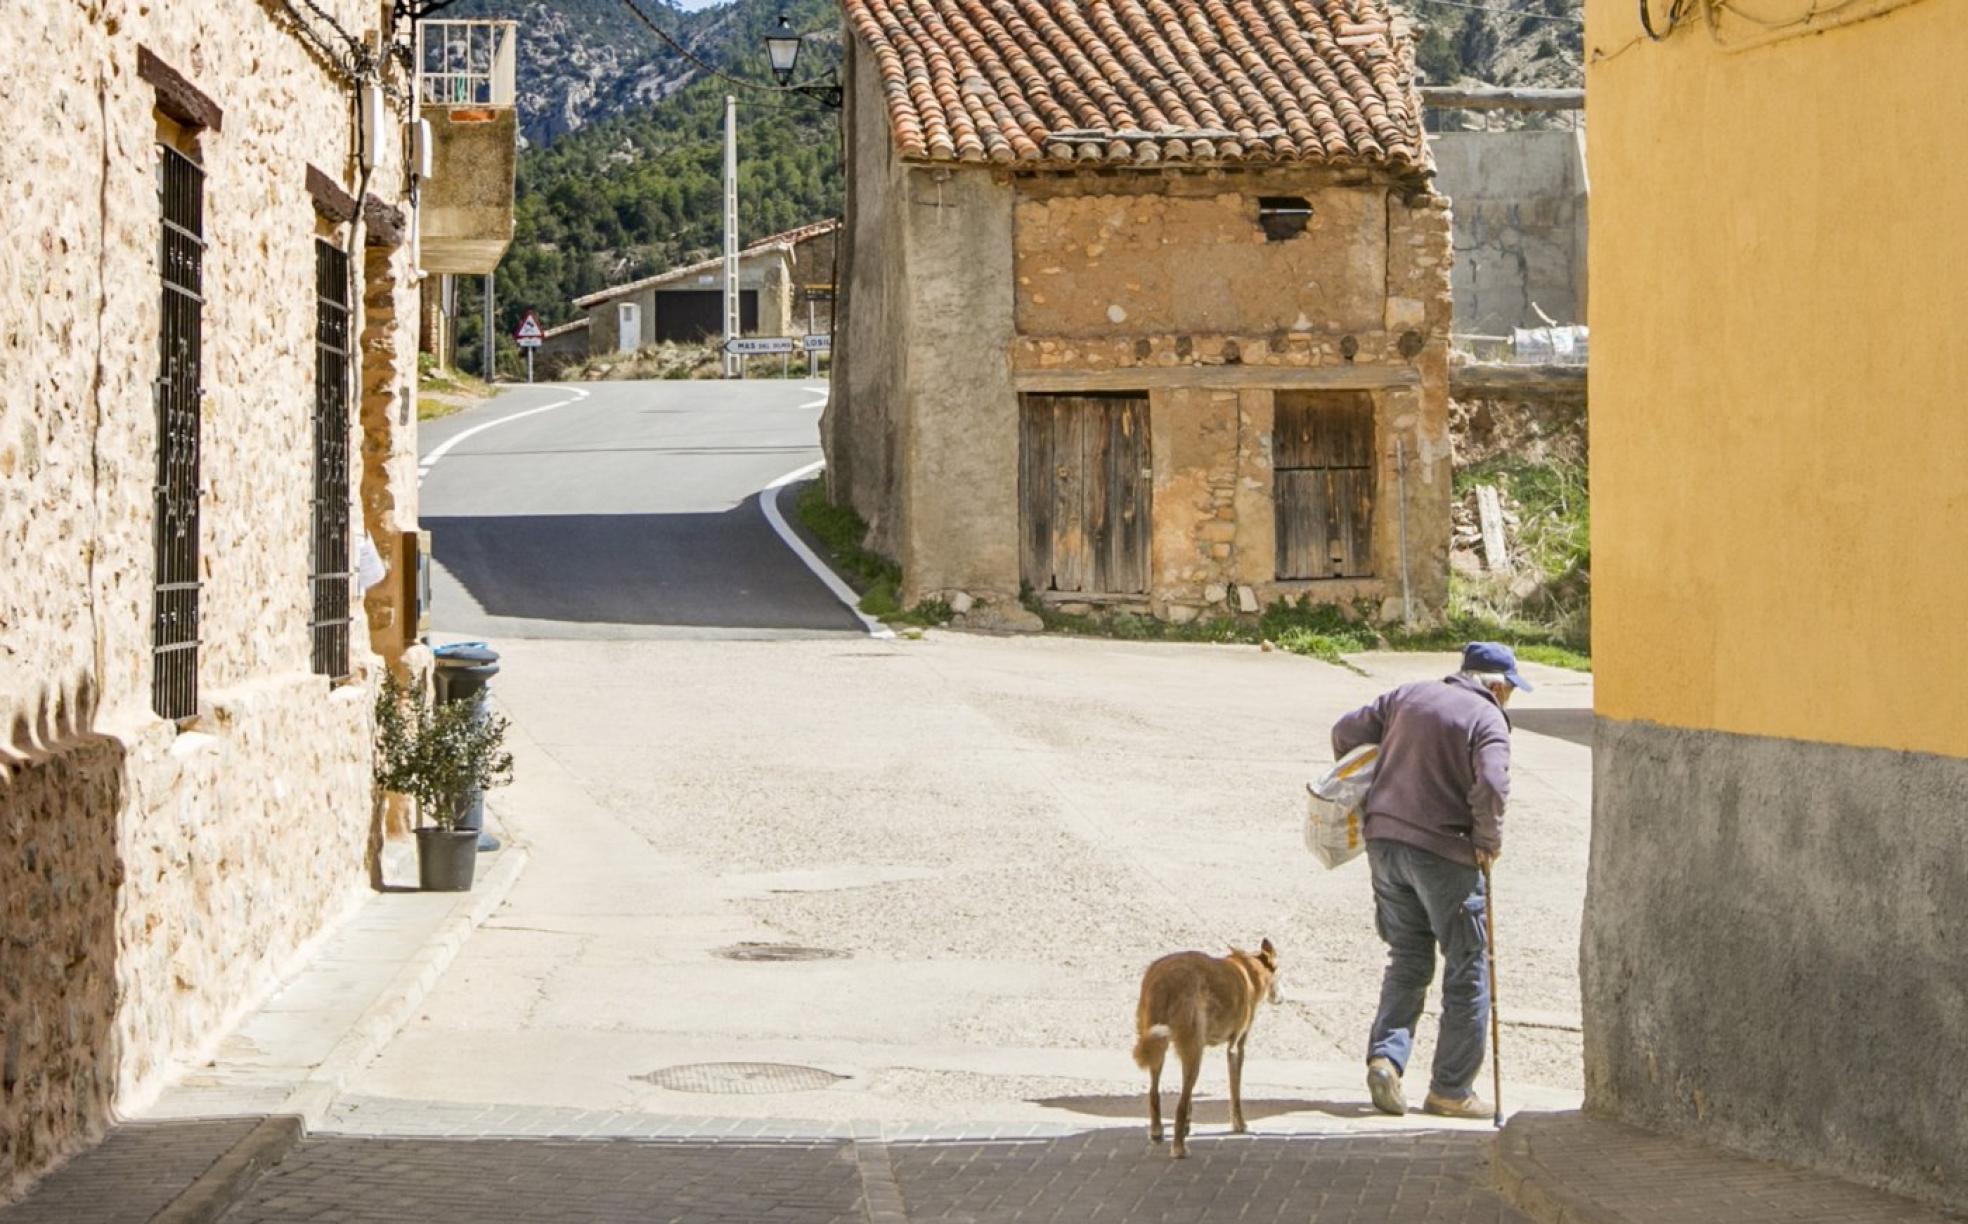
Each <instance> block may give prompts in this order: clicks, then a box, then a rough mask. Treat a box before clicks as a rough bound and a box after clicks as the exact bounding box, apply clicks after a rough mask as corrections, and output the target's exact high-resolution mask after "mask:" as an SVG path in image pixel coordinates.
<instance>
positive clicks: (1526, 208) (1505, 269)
mask: <svg viewBox="0 0 1968 1224" xmlns="http://www.w3.org/2000/svg"><path fill="white" fill-rule="evenodd" d="M1428 143H1429V146H1430V147H1431V148H1432V149H1434V151H1435V188H1436V190H1437V191H1440V192H1441V193H1442V194H1443V195H1446V196H1448V197H1449V201H1450V204H1451V206H1452V209H1453V212H1454V214H1455V276H1454V282H1455V317H1456V330H1457V331H1459V332H1467V333H1474V334H1477V335H1486V336H1507V335H1509V334H1510V330H1511V329H1512V328H1515V327H1541V326H1543V325H1544V321H1543V320H1542V319H1540V318H1539V317H1538V315H1537V312H1536V311H1535V310H1533V309H1532V308H1531V307H1532V304H1533V303H1536V305H1537V306H1538V307H1539V308H1541V309H1542V310H1543V311H1544V312H1545V313H1546V314H1548V315H1550V316H1551V317H1552V318H1553V319H1555V320H1557V321H1558V322H1560V323H1583V322H1584V321H1585V313H1586V284H1587V273H1586V197H1587V191H1586V188H1587V179H1586V163H1585V133H1584V132H1583V131H1582V130H1575V131H1564V130H1554V131H1531V130H1518V131H1506V132H1438V133H1434V134H1432V135H1431V136H1430V137H1429V140H1428Z"/></svg>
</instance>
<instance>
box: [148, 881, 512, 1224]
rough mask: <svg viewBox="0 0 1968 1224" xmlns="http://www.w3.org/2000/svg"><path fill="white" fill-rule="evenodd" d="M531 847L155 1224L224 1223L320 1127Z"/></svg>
mask: <svg viewBox="0 0 1968 1224" xmlns="http://www.w3.org/2000/svg"><path fill="white" fill-rule="evenodd" d="M526 860H527V851H526V848H525V847H524V846H519V845H513V844H510V843H508V845H507V847H506V849H505V850H504V851H503V852H501V853H500V855H499V861H498V862H497V863H494V864H493V866H492V870H491V871H489V872H487V873H486V874H485V878H484V881H483V882H482V883H481V885H480V886H479V887H478V888H476V889H474V890H473V891H472V893H471V897H472V904H471V905H470V907H469V908H466V909H463V910H461V911H459V912H456V913H453V914H452V915H451V917H449V918H447V919H446V920H445V922H444V925H442V926H440V927H439V928H438V929H437V932H436V933H435V934H434V935H432V936H431V937H430V939H428V940H426V941H425V943H424V946H423V947H422V948H420V949H418V951H417V954H416V955H415V956H414V957H412V958H411V959H410V960H409V961H408V962H407V963H406V964H405V965H404V966H403V968H402V969H400V970H398V972H397V974H396V976H395V977H394V978H392V979H391V981H390V984H389V985H388V986H387V987H385V988H384V990H383V993H382V994H381V995H379V996H378V997H377V999H376V1001H375V1002H373V1003H371V1004H370V1005H369V1006H368V1007H367V1008H365V1009H364V1010H363V1012H362V1014H361V1015H360V1016H358V1017H356V1020H355V1023H354V1024H352V1025H350V1026H349V1030H348V1032H346V1033H344V1034H343V1035H342V1038H341V1040H339V1041H337V1042H336V1043H335V1045H334V1047H333V1048H332V1049H330V1050H329V1051H328V1055H327V1057H325V1058H323V1059H322V1060H321V1062H320V1064H319V1065H318V1066H316V1067H315V1068H314V1070H312V1071H310V1072H309V1073H308V1075H307V1078H306V1079H304V1080H302V1081H301V1084H300V1086H299V1087H298V1088H295V1089H294V1090H293V1091H292V1092H290V1093H288V1094H287V1099H286V1100H285V1101H283V1102H281V1105H280V1111H279V1112H278V1113H277V1114H275V1115H273V1116H271V1117H267V1118H262V1119H261V1120H260V1122H259V1124H258V1125H256V1126H254V1127H253V1129H252V1130H250V1131H248V1132H247V1133H246V1137H245V1138H244V1139H241V1140H240V1141H239V1142H238V1143H235V1144H233V1145H232V1147H231V1149H230V1150H228V1151H227V1152H226V1153H225V1155H223V1156H221V1157H219V1158H218V1160H216V1161H214V1162H213V1164H212V1167H211V1168H209V1169H207V1170H205V1172H204V1173H202V1174H200V1175H199V1177H198V1180H196V1181H194V1182H192V1183H191V1185H189V1186H187V1187H186V1188H185V1190H184V1192H183V1193H181V1194H179V1195H178V1196H177V1197H176V1198H174V1199H172V1200H171V1202H170V1203H169V1204H168V1205H167V1206H165V1207H164V1209H163V1210H161V1211H159V1212H158V1213H157V1214H156V1215H154V1216H152V1217H151V1218H150V1221H149V1224H218V1222H219V1221H220V1220H221V1219H223V1218H224V1216H225V1214H226V1213H227V1212H228V1211H230V1210H232V1208H233V1207H234V1206H236V1205H237V1204H238V1203H239V1201H240V1200H241V1199H243V1198H245V1197H246V1195H247V1193H248V1192H249V1191H251V1190H252V1188H253V1186H254V1185H255V1184H256V1183H257V1182H258V1181H259V1180H260V1177H261V1176H262V1175H263V1174H265V1173H266V1171H267V1170H268V1169H270V1168H272V1167H273V1166H274V1165H277V1164H279V1163H280V1162H281V1161H282V1160H284V1159H286V1158H287V1156H288V1155H289V1154H290V1153H292V1152H293V1150H294V1149H295V1148H296V1147H298V1146H300V1143H301V1140H302V1139H304V1138H306V1137H307V1133H308V1130H309V1128H311V1127H315V1126H319V1125H320V1124H321V1121H322V1119H324V1118H326V1117H327V1116H328V1111H329V1109H330V1108H332V1107H333V1106H334V1103H335V1098H336V1097H338V1096H340V1095H341V1092H342V1089H343V1088H344V1087H346V1086H347V1084H348V1080H349V1077H350V1076H352V1075H354V1074H355V1073H356V1072H357V1071H360V1070H361V1069H362V1068H363V1067H364V1066H367V1065H368V1063H369V1062H370V1061H371V1060H372V1059H374V1058H375V1057H376V1056H377V1055H378V1054H380V1053H382V1052H383V1048H384V1047H385V1046H387V1045H388V1044H389V1043H390V1041H391V1040H393V1039H394V1038H395V1037H396V1035H397V1034H398V1033H399V1032H401V1031H403V1026H404V1025H406V1024H408V1023H409V1022H410V1017H411V1016H412V1015H414V1014H415V1012H416V1010H417V1008H418V1007H420V1006H422V1004H423V1001H424V999H425V997H426V996H428V995H429V994H430V991H431V987H433V986H435V985H437V983H438V980H439V979H440V978H442V977H443V976H444V971H445V970H446V969H448V968H450V967H451V962H452V961H453V960H455V959H456V958H457V955H458V953H459V951H460V950H462V949H463V948H464V946H465V941H466V940H468V939H470V938H471V935H472V932H473V931H475V930H477V929H478V928H479V926H481V925H482V924H483V923H484V922H485V920H486V919H487V918H490V917H491V916H492V912H493V911H494V910H496V909H498V908H499V906H500V905H501V904H503V903H504V901H505V899H506V894H507V893H509V892H511V891H512V887H513V885H514V884H515V883H517V882H518V880H519V877H520V873H521V872H523V871H525V870H526Z"/></svg>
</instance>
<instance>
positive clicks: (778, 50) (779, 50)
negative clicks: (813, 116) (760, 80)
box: [765, 13, 841, 110]
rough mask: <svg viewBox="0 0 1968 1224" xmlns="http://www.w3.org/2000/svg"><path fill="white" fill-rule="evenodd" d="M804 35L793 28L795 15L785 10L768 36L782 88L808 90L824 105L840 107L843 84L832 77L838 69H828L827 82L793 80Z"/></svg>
mask: <svg viewBox="0 0 1968 1224" xmlns="http://www.w3.org/2000/svg"><path fill="white" fill-rule="evenodd" d="M804 37H805V36H804V35H802V34H797V33H795V32H794V31H793V22H792V19H791V18H789V17H787V16H786V14H784V13H781V14H779V22H778V24H777V25H775V26H773V27H772V31H771V33H769V34H767V35H766V36H765V54H766V58H767V59H768V60H770V61H771V63H772V75H773V77H774V78H775V79H776V80H777V81H778V82H779V87H780V88H781V89H784V90H786V91H787V92H789V93H798V94H805V95H807V96H808V97H810V98H813V99H815V100H817V101H818V102H819V103H820V104H821V105H823V106H831V107H833V108H834V109H835V110H839V109H840V106H841V87H840V83H839V82H838V81H836V80H833V79H832V78H833V76H834V73H833V71H832V70H831V69H829V70H828V72H827V78H828V79H826V80H825V81H824V82H818V83H809V84H805V85H795V84H793V66H794V65H795V64H797V63H799V53H800V41H801V39H802V38H804Z"/></svg>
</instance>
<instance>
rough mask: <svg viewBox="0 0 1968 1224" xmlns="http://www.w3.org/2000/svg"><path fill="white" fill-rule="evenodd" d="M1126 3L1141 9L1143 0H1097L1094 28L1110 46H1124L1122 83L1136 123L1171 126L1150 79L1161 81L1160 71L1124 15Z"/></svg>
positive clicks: (1132, 9) (1129, 8)
mask: <svg viewBox="0 0 1968 1224" xmlns="http://www.w3.org/2000/svg"><path fill="white" fill-rule="evenodd" d="M1123 7H1125V8H1126V10H1127V11H1129V12H1138V11H1139V9H1140V0H1093V12H1094V21H1093V28H1094V30H1095V31H1096V32H1098V33H1099V34H1100V37H1101V38H1102V39H1103V40H1105V42H1106V43H1107V45H1108V46H1110V47H1118V48H1120V58H1121V68H1122V72H1123V75H1122V79H1121V82H1120V87H1121V91H1122V93H1123V94H1125V95H1126V96H1127V99H1128V108H1129V110H1130V112H1131V113H1132V114H1133V116H1134V119H1135V123H1136V126H1138V127H1140V128H1141V129H1142V130H1144V131H1154V130H1156V129H1157V128H1159V127H1167V126H1170V124H1169V121H1168V116H1167V114H1165V113H1164V112H1163V109H1162V107H1161V105H1160V104H1159V103H1158V102H1157V101H1156V100H1155V96H1154V92H1153V91H1152V90H1151V89H1150V88H1149V85H1148V81H1149V80H1153V81H1156V82H1159V81H1160V72H1159V70H1158V69H1157V68H1156V65H1155V62H1154V61H1153V60H1152V59H1151V58H1150V57H1149V55H1148V53H1147V51H1145V50H1144V49H1143V48H1142V46H1141V40H1140V39H1139V38H1138V37H1136V35H1135V32H1134V31H1133V30H1132V29H1130V28H1129V23H1128V22H1126V21H1125V20H1124V19H1123V17H1122V15H1121V10H1122V8H1123ZM1144 78H1147V80H1144ZM1130 156H1132V154H1130Z"/></svg>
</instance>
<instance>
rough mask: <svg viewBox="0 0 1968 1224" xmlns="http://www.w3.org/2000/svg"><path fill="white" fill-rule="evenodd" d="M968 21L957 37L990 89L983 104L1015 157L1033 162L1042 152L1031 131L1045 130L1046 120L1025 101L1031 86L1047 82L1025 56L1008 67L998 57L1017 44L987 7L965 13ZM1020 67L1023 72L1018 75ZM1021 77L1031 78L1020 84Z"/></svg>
mask: <svg viewBox="0 0 1968 1224" xmlns="http://www.w3.org/2000/svg"><path fill="white" fill-rule="evenodd" d="M966 17H967V19H968V20H967V21H966V23H965V25H964V26H963V28H962V29H961V30H958V31H957V33H958V34H959V35H960V36H966V37H964V39H963V41H964V49H965V51H966V52H967V53H968V54H969V56H970V58H971V60H972V62H973V66H974V67H975V68H976V70H977V73H978V75H979V76H980V77H981V78H983V80H985V81H986V82H987V83H988V84H989V85H990V90H989V91H988V96H986V97H985V98H984V99H983V101H984V102H985V104H986V106H987V107H988V108H989V109H990V110H991V112H992V114H993V115H994V116H995V118H996V122H997V124H998V127H999V128H1000V129H1001V131H1000V134H1001V135H1002V136H1003V137H1004V139H1005V141H1006V142H1007V144H1008V146H1009V147H1010V150H1011V152H1012V154H1013V156H1015V157H1021V158H1032V157H1037V156H1039V155H1040V153H1041V150H1040V148H1039V145H1038V143H1037V141H1036V140H1035V139H1034V138H1033V136H1032V129H1037V130H1039V131H1044V130H1045V126H1046V125H1045V120H1044V119H1043V118H1042V117H1041V116H1040V115H1039V113H1038V111H1037V110H1036V109H1034V107H1033V106H1032V103H1031V100H1030V99H1029V98H1027V97H1026V88H1027V86H1029V85H1043V83H1044V78H1043V76H1042V75H1041V74H1040V73H1039V71H1038V69H1037V67H1036V66H1034V65H1033V64H1032V62H1031V60H1030V59H1029V58H1028V57H1026V56H1023V55H1020V56H1018V58H1017V60H1016V61H1015V62H1014V63H1011V64H1007V63H1006V62H1005V59H1004V57H1003V56H1002V55H1001V54H999V48H1000V47H1012V48H1013V49H1014V50H1015V49H1016V48H1015V42H1014V40H1013V39H1012V37H1011V34H1010V32H1009V31H1008V30H1006V29H1005V27H1004V23H1003V22H1001V21H999V20H998V18H997V16H996V15H995V14H994V13H992V12H991V11H990V8H989V7H987V6H986V5H984V4H973V5H970V6H969V8H968V9H967V11H966ZM1020 66H1022V67H1023V69H1024V72H1023V73H1022V74H1021V73H1020V71H1019V68H1020ZM1020 75H1025V76H1027V77H1028V78H1029V80H1028V81H1026V82H1024V83H1021V82H1020V80H1019V77H1020Z"/></svg>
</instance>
